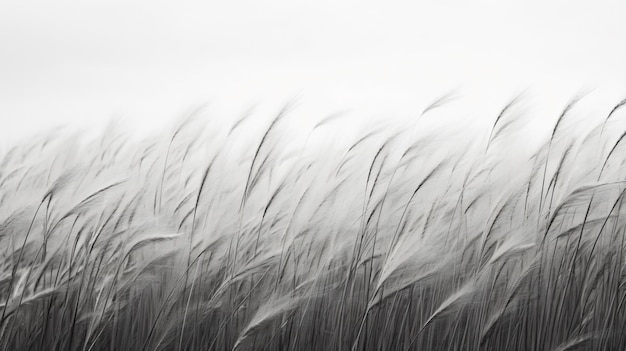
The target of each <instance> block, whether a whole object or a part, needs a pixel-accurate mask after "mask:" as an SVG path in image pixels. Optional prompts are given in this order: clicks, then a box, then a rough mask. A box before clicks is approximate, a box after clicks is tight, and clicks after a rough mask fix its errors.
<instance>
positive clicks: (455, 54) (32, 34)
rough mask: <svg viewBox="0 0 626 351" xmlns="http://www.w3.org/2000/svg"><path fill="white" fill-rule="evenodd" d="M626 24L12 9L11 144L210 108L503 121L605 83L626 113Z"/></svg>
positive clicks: (1, 30)
mask: <svg viewBox="0 0 626 351" xmlns="http://www.w3.org/2000/svg"><path fill="white" fill-rule="evenodd" d="M625 15H626V2H625V1H623V0H619V1H618V0H615V1H611V0H596V1H580V0H570V1H545V0H544V1H534V0H533V1H529V0H524V1H522V0H519V1H495V0H494V1H487V0H479V1H477V0H463V1H461V0H454V1H452V0H441V1H389V0H387V1H364V0H359V1H339V0H315V1H294V0H273V1H261V0H255V1H241V0H231V1H169V2H166V1H156V0H150V1H147V0H108V1H100V2H94V1H84V0H82V1H68V0H57V1H28V0H19V1H13V0H2V1H0V122H1V125H0V138H2V140H3V141H2V142H0V147H1V146H2V145H6V143H7V141H8V140H11V139H12V138H15V137H16V136H21V135H24V133H29V132H33V131H39V130H41V129H42V128H47V127H48V126H50V125H56V124H59V123H69V124H70V125H71V126H85V125H92V126H96V125H100V124H101V123H103V121H105V120H107V119H108V118H110V117H112V116H123V117H125V118H128V119H130V120H132V121H134V122H132V123H134V124H133V125H134V126H138V127H140V128H141V130H148V129H150V127H149V125H152V126H156V125H159V124H161V123H163V121H166V120H168V119H171V118H175V117H177V116H178V115H180V114H181V113H182V112H184V110H185V109H188V108H189V107H190V106H192V105H194V104H198V103H202V102H206V101H212V102H213V103H214V104H215V105H216V106H217V105H219V106H222V107H221V108H223V109H225V110H229V111H231V112H232V113H236V112H237V111H243V110H245V109H246V108H247V107H248V106H249V105H250V104H253V103H266V104H272V103H277V102H281V101H285V100H286V99H288V98H290V97H293V96H295V95H297V96H299V97H300V98H301V99H302V108H308V109H311V110H315V109H317V110H319V111H321V112H320V113H323V112H325V111H332V110H338V109H343V108H356V109H361V111H368V112H369V113H378V112H382V111H388V113H400V111H406V112H413V111H411V109H417V108H418V107H419V106H423V105H424V104H427V103H428V102H429V101H430V100H432V99H433V98H435V97H437V96H438V95H440V94H442V93H445V92H447V91H450V90H452V89H458V91H460V92H461V94H462V96H464V97H465V98H466V100H467V103H468V104H471V103H473V104H474V107H475V108H484V109H485V110H489V109H490V108H492V107H494V106H495V107H498V106H502V105H503V104H504V100H505V99H507V98H511V97H512V96H513V95H514V94H516V93H518V92H519V91H521V90H523V89H525V88H529V89H530V91H531V92H532V94H533V95H534V96H535V97H536V98H537V101H539V100H541V99H543V101H544V102H548V103H554V105H555V106H556V105H559V106H560V105H562V104H563V103H564V102H565V100H566V99H567V98H568V97H569V96H571V95H572V94H574V93H575V92H577V91H578V90H580V89H589V88H596V89H597V91H598V92H600V93H599V94H596V95H598V96H599V97H600V98H604V99H605V100H606V101H605V102H603V103H614V102H616V100H617V99H618V98H619V97H622V96H623V95H624V94H626V65H625V64H624V63H625V62H626V21H624V16H625ZM538 103H539V102H538ZM492 105H493V106H492ZM603 108H609V107H608V106H603ZM216 109H217V107H216ZM224 115H225V116H226V115H227V113H225V114H224ZM363 115H364V116H365V115H366V113H364V114H363Z"/></svg>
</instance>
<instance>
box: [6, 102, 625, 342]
mask: <svg viewBox="0 0 626 351" xmlns="http://www.w3.org/2000/svg"><path fill="white" fill-rule="evenodd" d="M579 100H580V98H579V97H575V98H573V99H572V100H571V101H570V102H569V103H568V104H565V106H563V109H562V112H561V113H560V115H556V116H548V117H546V118H549V120H550V121H551V122H550V123H551V125H550V127H549V128H550V132H549V135H548V137H547V138H546V140H544V142H543V143H542V144H541V145H540V146H539V147H538V148H536V149H534V150H532V152H531V153H530V154H531V157H529V158H524V159H512V157H513V156H512V155H517V154H519V153H516V152H515V148H516V147H519V144H520V143H519V140H520V135H518V134H519V133H518V129H517V127H518V124H519V123H520V121H521V120H523V119H524V118H525V117H524V114H523V113H521V112H520V111H521V109H520V106H521V105H523V102H524V101H523V99H513V100H512V101H510V102H508V103H506V102H504V104H503V108H502V111H501V113H500V114H499V115H495V116H493V118H491V120H492V122H491V125H490V130H487V131H486V133H485V134H484V135H486V136H487V137H485V138H483V137H482V136H481V137H475V138H467V141H462V142H458V141H457V142H455V141H454V140H449V138H447V137H446V134H445V133H443V132H442V133H438V132H437V130H436V129H433V130H431V131H430V132H422V125H425V124H426V123H427V121H426V120H427V119H428V118H429V116H430V115H432V114H433V113H435V112H437V111H439V110H441V109H442V106H444V105H445V102H446V101H445V99H442V100H439V101H435V102H434V103H433V104H432V105H431V106H429V107H428V108H426V109H425V110H424V111H423V113H422V114H421V115H418V116H416V119H415V120H414V121H412V122H411V123H410V124H409V125H395V124H394V125H384V126H382V127H375V128H372V129H371V130H364V131H363V132H362V133H361V134H359V135H358V136H357V137H356V138H354V140H352V139H350V140H345V138H344V139H342V140H343V142H344V144H345V146H340V145H339V144H337V145H334V144H333V145H325V144H323V143H319V142H318V144H319V145H316V146H315V147H313V146H311V145H313V144H305V145H304V146H299V147H294V146H293V145H294V144H293V143H292V142H291V141H290V131H289V125H290V123H293V115H295V114H297V111H292V110H290V106H287V107H286V108H285V109H284V110H282V111H280V112H279V113H277V114H276V115H275V116H273V117H272V118H271V119H270V120H268V121H267V123H266V124H265V125H264V126H263V128H258V127H256V126H255V125H254V123H256V122H257V120H256V119H254V118H253V117H250V115H244V116H243V117H242V118H241V119H240V120H238V121H237V122H236V123H233V124H232V125H226V126H224V125H219V126H217V124H215V125H214V124H213V123H212V122H211V121H210V120H209V121H207V120H204V119H202V118H194V117H193V116H192V117H190V118H185V119H182V121H181V122H180V123H179V124H178V125H177V126H176V127H175V128H173V129H172V130H171V131H169V130H168V131H166V132H164V133H163V134H162V135H160V136H156V137H146V138H145V139H144V140H141V141H133V140H132V139H131V138H129V137H127V136H125V135H124V134H123V133H120V132H118V131H116V130H115V129H110V130H107V131H105V132H103V133H102V135H101V136H100V137H99V138H98V139H95V140H91V141H90V142H82V141H81V140H80V138H79V137H78V135H69V134H65V133H56V134H55V133H50V134H47V135H45V136H44V137H39V138H32V139H30V140H27V141H25V142H22V143H20V144H18V145H15V147H13V148H11V149H10V150H7V152H5V153H4V154H2V155H0V349H2V350H322V349H328V350H381V349H382V350H478V349H485V350H575V349H612V350H622V349H626V333H624V332H623V330H624V328H625V327H626V307H625V306H624V302H625V301H626V257H625V255H624V253H625V249H626V243H625V240H626V232H625V230H626V227H625V225H626V219H625V217H624V216H623V215H622V214H621V212H622V210H623V211H625V212H626V208H624V207H623V203H624V197H625V196H626V195H625V194H626V180H625V179H626V177H625V173H624V172H625V171H626V167H625V166H624V161H625V160H626V140H624V139H625V135H626V132H625V131H626V123H624V121H623V119H624V117H625V116H624V114H623V112H624V110H626V108H624V105H625V104H626V100H625V101H622V102H620V103H618V104H616V105H615V106H609V107H606V106H604V107H603V106H598V107H597V111H598V112H597V113H596V114H595V115H594V116H592V117H593V120H594V121H597V123H596V124H595V125H594V127H593V128H592V129H589V130H585V131H584V132H583V133H575V132H574V129H575V128H572V124H575V123H573V122H572V120H571V119H570V115H571V114H573V113H574V112H575V111H576V109H577V106H578V103H579ZM340 118H341V116H332V117H330V118H328V119H324V120H321V121H320V122H319V123H318V124H317V125H315V126H314V127H313V129H311V131H310V132H311V133H310V134H309V136H311V135H313V134H314V133H318V134H319V133H321V130H322V129H324V130H325V131H329V130H334V129H335V127H334V126H335V123H336V122H337V121H338V120H339V119H340ZM253 122H254V123H253ZM594 123H595V122H594ZM337 132H338V133H340V131H337ZM514 138H517V139H516V140H518V142H517V143H512V142H509V141H511V140H513V139H514ZM523 139H524V136H523V135H522V136H521V140H523ZM311 140H313V139H311ZM462 140H465V139H462ZM328 144H331V143H328Z"/></svg>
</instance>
